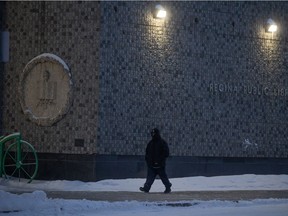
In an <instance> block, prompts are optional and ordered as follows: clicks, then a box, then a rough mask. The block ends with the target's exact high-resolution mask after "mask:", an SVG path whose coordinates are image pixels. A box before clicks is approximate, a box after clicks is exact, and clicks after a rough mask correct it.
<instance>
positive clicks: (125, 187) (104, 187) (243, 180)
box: [0, 174, 288, 192]
mask: <svg viewBox="0 0 288 216" xmlns="http://www.w3.org/2000/svg"><path fill="white" fill-rule="evenodd" d="M170 181H171V183H172V184H173V186H172V190H173V191H223V190H224V191H225V190H226V191H227V190H288V175H252V174H249V175H235V176H216V177H202V176H200V177H187V178H175V179H173V178H172V179H170ZM144 182H145V179H120V180H102V181H98V182H81V181H65V180H56V181H37V180H33V181H32V183H31V184H27V183H26V182H24V181H22V182H18V181H5V180H2V181H1V179H0V190H4V191H5V190H9V191H13V190H16V191H17V190H21V191H31V190H44V191H130V192H135V191H137V192H138V191H139V187H140V186H142V185H143V183H144ZM162 191H164V186H163V185H162V182H161V181H160V180H159V179H157V180H156V181H155V182H154V184H153V186H152V188H151V192H162Z"/></svg>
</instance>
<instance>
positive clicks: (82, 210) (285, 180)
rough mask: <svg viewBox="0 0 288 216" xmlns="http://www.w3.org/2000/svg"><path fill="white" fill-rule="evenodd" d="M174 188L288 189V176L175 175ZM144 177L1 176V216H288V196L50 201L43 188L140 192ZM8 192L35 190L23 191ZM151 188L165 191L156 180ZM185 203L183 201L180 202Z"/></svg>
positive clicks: (46, 189) (190, 189) (172, 180)
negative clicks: (43, 178)
mask: <svg viewBox="0 0 288 216" xmlns="http://www.w3.org/2000/svg"><path fill="white" fill-rule="evenodd" d="M171 182H172V183H173V191H211V190H212V191H219V190H221V191H227V190H288V175H240V176H219V177H189V178H177V179H171ZM143 183H144V179H123V180H103V181H99V182H87V183H84V182H81V181H60V180H57V181H33V182H32V183H31V184H27V183H23V182H18V181H5V180H3V179H2V180H0V215H1V216H2V215H3V216H12V215H13V216H14V215H15V216H20V215H21V216H26V215H27V216H28V215H29V216H39V215H41V216H48V215H49V216H50V215H65V216H73V215H77V216H92V215H93V216H95V215H96V216H97V215H109V216H111V215H115V216H130V215H131V216H132V215H133V216H134V215H137V216H147V215H149V216H154V215H155V216H156V215H157V216H162V215H163V216H164V215H165V216H175V215H179V216H186V215H187V216H188V215H189V216H190V215H197V216H201V215H202V216H212V215H213V216H220V215H221V216H225V215H227V216H228V215H229V216H231V215H233V216H240V215H241V216H243V215H245V216H260V215H261V216H271V215H273V216H287V215H288V214H287V212H288V199H258V200H246V201H245V200H243V201H238V202H233V201H218V200H213V201H199V200H193V201H186V202H184V203H185V205H182V206H181V205H180V202H173V205H171V203H170V204H169V203H168V202H137V201H129V202H128V201H123V202H108V201H107V202H106V201H105V202H104V201H89V200H64V199H50V198H47V195H46V193H45V192H44V191H48V190H60V191H138V188H139V186H141V185H142V184H143ZM8 191H33V192H29V193H24V194H21V195H16V194H12V193H10V192H8ZM151 191H154V192H156V191H157V192H158V191H161V192H162V191H163V185H162V183H161V182H160V180H156V182H155V183H154V185H153V188H152V190H151ZM181 203H183V201H181Z"/></svg>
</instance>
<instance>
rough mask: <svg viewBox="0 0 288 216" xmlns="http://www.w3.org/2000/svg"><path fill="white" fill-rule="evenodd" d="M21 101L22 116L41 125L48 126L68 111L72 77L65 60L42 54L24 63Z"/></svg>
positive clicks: (70, 100)
mask: <svg viewBox="0 0 288 216" xmlns="http://www.w3.org/2000/svg"><path fill="white" fill-rule="evenodd" d="M19 94H20V103H21V106H22V109H23V112H24V114H25V115H27V116H28V117H29V119H30V120H31V121H32V122H35V123H36V124H38V125H41V126H51V125H53V124H54V123H55V122H57V121H59V120H60V119H61V118H62V117H63V116H64V115H65V114H66V113H67V111H68V110H69V108H70V106H71V102H72V80H71V74H70V71H69V68H68V66H67V65H66V63H65V62H64V61H63V60H62V59H61V58H59V57H58V56H56V55H54V54H50V53H43V54H41V55H39V56H37V57H35V58H33V59H32V60H31V61H30V62H28V64H27V65H26V66H25V68H24V70H23V72H22V74H21V76H20V87H19Z"/></svg>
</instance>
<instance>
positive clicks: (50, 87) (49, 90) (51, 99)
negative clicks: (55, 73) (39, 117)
mask: <svg viewBox="0 0 288 216" xmlns="http://www.w3.org/2000/svg"><path fill="white" fill-rule="evenodd" d="M38 85H39V102H38V104H37V107H38V106H42V107H43V108H44V109H47V107H48V105H54V104H55V100H56V97H57V82H53V81H51V80H50V72H49V71H48V70H45V71H43V74H42V80H41V81H39V82H38Z"/></svg>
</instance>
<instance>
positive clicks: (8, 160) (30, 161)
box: [0, 133, 38, 183]
mask: <svg viewBox="0 0 288 216" xmlns="http://www.w3.org/2000/svg"><path fill="white" fill-rule="evenodd" d="M37 171H38V157H37V154H36V151H35V149H34V147H33V146H32V145H31V144H30V143H28V142H26V141H24V140H22V139H21V134H20V133H13V134H10V135H8V136H1V137H0V177H5V178H6V179H11V178H18V179H19V181H20V180H21V179H25V180H27V181H28V183H30V182H31V181H32V180H33V179H34V178H35V176H36V174H37Z"/></svg>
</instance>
